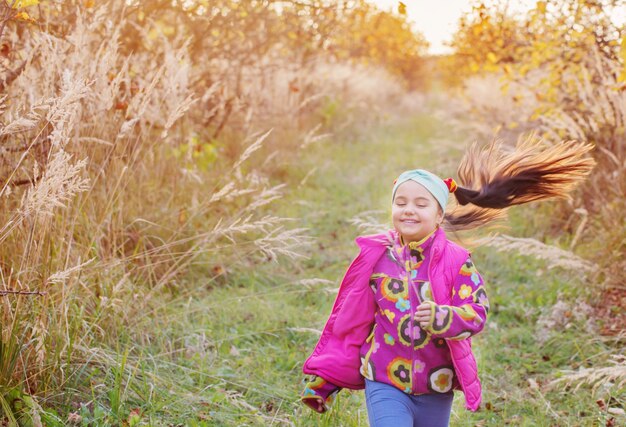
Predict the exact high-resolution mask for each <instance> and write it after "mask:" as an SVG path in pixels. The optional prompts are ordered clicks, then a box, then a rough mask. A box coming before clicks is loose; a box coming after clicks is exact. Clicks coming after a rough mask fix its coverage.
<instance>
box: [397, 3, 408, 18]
mask: <svg viewBox="0 0 626 427" xmlns="http://www.w3.org/2000/svg"><path fill="white" fill-rule="evenodd" d="M398 13H399V14H400V15H406V4H404V3H402V2H401V1H400V2H398Z"/></svg>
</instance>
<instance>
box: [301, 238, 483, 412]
mask: <svg viewBox="0 0 626 427" xmlns="http://www.w3.org/2000/svg"><path fill="white" fill-rule="evenodd" d="M391 240H393V236H392V235H391V234H389V233H388V234H379V235H373V236H363V237H359V238H357V240H356V242H357V244H358V246H359V247H360V249H361V250H360V253H359V255H358V256H357V257H356V258H355V259H354V261H353V262H352V264H351V265H350V267H349V268H348V270H347V272H346V274H345V276H344V278H343V280H342V282H341V286H340V288H339V293H338V295H337V298H336V300H335V304H334V306H333V309H332V312H331V315H330V317H329V319H328V321H327V322H326V325H325V327H324V330H323V331H322V335H321V337H320V339H319V341H318V343H317V346H316V347H315V349H314V351H313V353H312V354H311V356H310V357H309V358H308V359H307V360H306V361H305V363H304V366H303V371H304V373H305V374H311V375H317V376H319V377H321V378H323V379H325V380H326V381H328V382H330V383H333V384H336V385H338V386H340V387H344V388H350V389H362V388H363V387H364V380H363V377H362V375H361V373H360V372H359V368H360V366H361V358H360V349H361V347H362V346H363V343H364V342H365V341H366V339H367V337H368V335H369V334H370V332H371V328H372V323H373V321H374V314H375V312H376V301H375V298H374V294H373V292H372V290H371V289H370V286H369V280H370V276H371V275H372V272H373V269H374V266H375V264H376V262H377V261H378V259H379V258H380V257H381V256H382V255H383V254H384V252H385V251H386V250H387V248H388V246H389V245H390V241H391ZM430 250H431V262H430V264H429V271H428V273H429V277H430V279H431V289H432V294H433V295H432V296H433V300H434V302H435V303H436V304H438V305H449V304H450V302H451V299H452V291H451V290H452V289H451V287H452V283H454V280H455V278H456V276H457V274H458V273H459V271H460V269H461V267H462V265H463V264H464V263H465V262H466V260H467V259H468V256H469V254H468V252H467V250H465V249H463V248H461V247H460V246H458V245H456V244H454V243H452V242H450V241H448V240H447V239H446V236H445V233H444V231H443V230H441V229H440V230H437V231H436V232H435V236H434V240H433V243H432V246H431V249H430ZM348 300H349V302H346V301H348ZM445 342H446V344H447V345H448V347H449V349H450V354H451V358H452V362H453V366H454V371H455V374H456V377H457V380H458V382H459V386H460V388H461V389H462V391H463V393H464V394H465V400H466V407H467V408H468V409H470V410H473V411H475V410H477V409H478V407H479V406H480V402H481V385H480V381H479V380H478V373H477V366H476V360H475V359H474V355H473V353H472V349H471V340H470V339H464V340H459V341H455V340H445Z"/></svg>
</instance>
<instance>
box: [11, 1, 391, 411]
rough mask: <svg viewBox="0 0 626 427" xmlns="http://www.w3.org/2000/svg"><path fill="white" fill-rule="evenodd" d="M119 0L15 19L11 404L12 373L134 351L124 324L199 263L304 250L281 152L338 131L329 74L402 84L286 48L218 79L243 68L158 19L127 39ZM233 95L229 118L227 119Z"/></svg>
mask: <svg viewBox="0 0 626 427" xmlns="http://www.w3.org/2000/svg"><path fill="white" fill-rule="evenodd" d="M105 3H106V4H104V5H103V6H102V7H96V8H94V9H93V10H92V11H90V12H89V13H84V14H83V13H81V14H77V15H76V16H75V21H72V22H70V23H68V33H67V35H65V36H61V35H59V34H60V33H59V32H53V31H50V32H46V31H32V32H30V33H29V34H28V37H23V34H22V33H21V32H20V27H19V26H17V27H16V26H11V27H7V28H6V29H5V31H6V32H5V34H4V35H3V36H4V37H5V38H7V39H9V40H11V41H12V42H13V43H15V45H16V46H19V49H20V55H22V56H23V57H24V58H25V60H26V63H27V66H26V67H25V68H24V70H23V72H22V73H21V74H20V76H19V77H18V78H17V79H15V80H14V81H13V82H12V83H11V84H10V86H9V87H7V89H6V92H5V95H4V96H3V98H2V100H1V101H0V106H1V116H0V138H1V139H2V142H3V150H2V151H1V152H0V178H1V179H2V181H1V182H0V185H1V187H0V188H1V190H0V202H1V203H2V207H3V209H2V211H1V213H0V242H1V243H2V247H1V249H0V258H1V259H2V262H1V263H0V304H1V306H2V310H1V313H0V320H1V322H0V324H1V325H2V341H1V344H2V346H1V347H0V383H2V385H3V388H2V390H3V391H2V392H0V404H2V405H3V412H4V413H5V415H6V416H8V417H10V418H11V417H12V415H11V411H12V409H11V402H10V401H9V400H7V399H8V398H7V399H5V397H4V396H7V394H6V393H7V392H8V390H11V389H14V390H19V391H20V392H23V393H26V394H31V395H33V396H51V395H52V396H54V395H55V394H56V393H58V392H60V391H62V390H64V389H65V388H66V387H67V386H68V385H70V384H72V385H74V386H80V381H79V380H78V379H77V378H76V375H77V372H79V371H80V370H81V369H82V367H84V366H85V365H84V364H85V363H94V364H96V365H98V366H100V365H101V366H102V367H103V368H104V369H103V371H105V372H106V371H108V370H109V368H112V367H114V366H116V365H118V364H119V360H118V359H117V358H116V357H114V356H111V355H110V354H109V350H108V349H109V348H115V347H116V346H117V345H118V342H117V340H118V338H119V335H120V334H123V333H125V332H127V331H130V332H129V333H130V334H131V335H132V334H135V333H136V334H137V335H140V334H139V332H138V331H133V330H132V327H133V325H136V323H137V319H141V318H143V316H145V315H146V313H151V312H153V311H154V310H155V309H154V307H159V306H161V305H163V304H165V302H166V301H168V299H169V298H171V297H172V296H173V295H181V294H182V295H185V294H188V293H189V289H188V287H190V286H191V287H196V286H198V284H197V283H193V281H192V283H190V279H189V276H190V272H192V271H201V272H203V274H204V279H205V281H206V282H207V283H209V284H210V283H213V282H216V281H219V280H222V279H223V277H224V276H225V275H227V274H230V273H232V272H235V271H237V270H238V269H245V268H254V266H256V265H258V264H260V263H264V262H267V261H269V260H271V261H277V260H279V259H285V258H286V259H294V258H299V257H301V256H302V255H301V253H302V249H303V248H304V247H306V246H307V245H308V244H310V240H309V238H308V237H307V230H305V229H302V228H299V227H296V226H294V222H293V221H292V220H290V219H289V218H283V217H279V216H277V215H273V214H272V212H271V208H272V204H273V203H274V202H275V201H276V200H278V199H280V198H281V197H282V195H283V193H284V192H285V191H286V188H285V185H284V184H276V183H273V182H272V181H271V180H270V179H269V177H268V176H267V174H265V173H264V170H267V169H271V167H270V166H269V165H268V162H270V163H271V161H272V160H271V159H272V158H273V157H275V156H276V152H277V150H286V149H288V150H289V151H288V152H286V154H285V156H286V157H289V156H293V155H294V150H297V149H298V146H300V145H301V146H302V147H301V149H306V148H307V147H308V146H310V145H311V144H313V143H315V142H316V141H319V140H321V139H323V138H326V137H328V136H329V134H328V133H325V132H324V130H323V129H321V128H320V124H319V120H320V116H319V115H318V110H319V108H321V107H322V106H324V105H325V104H324V102H327V101H324V100H325V99H326V98H325V97H329V96H330V95H331V93H329V92H322V91H321V88H322V87H325V88H330V89H331V92H332V97H333V99H336V100H337V101H338V102H344V101H343V98H344V97H349V96H352V95H354V94H364V95H363V96H361V97H360V98H359V99H357V100H355V101H354V104H353V105H354V109H355V110H354V111H356V110H357V109H359V108H360V109H364V108H369V105H370V104H371V103H372V102H373V99H374V98H379V99H380V98H385V99H392V98H394V97H395V96H398V94H399V88H398V85H397V82H394V81H392V80H391V79H389V80H382V81H383V82H387V81H388V82H389V83H384V84H381V81H380V80H376V79H375V78H374V75H372V74H368V73H367V72H366V71H365V70H359V73H360V74H359V75H360V77H358V78H356V77H355V75H354V73H352V74H351V73H350V72H349V70H350V68H349V67H348V66H343V68H342V66H339V65H336V64H335V65H328V66H326V67H316V66H312V65H311V64H309V65H308V66H306V67H302V68H298V67H287V66H286V64H285V61H284V60H282V61H283V62H273V63H272V67H269V66H267V64H265V63H263V61H260V62H258V63H255V64H248V65H247V66H246V67H248V68H245V69H242V70H240V71H241V74H240V76H239V77H241V76H242V75H243V76H247V77H246V82H247V84H248V85H249V86H248V87H247V90H246V91H244V92H241V91H240V88H239V87H235V86H236V85H239V84H240V81H237V80H236V79H234V80H232V81H231V80H230V79H228V78H225V79H224V80H223V81H214V82H213V83H212V84H211V85H209V86H208V87H204V86H202V85H199V84H198V81H199V80H201V78H202V73H204V72H206V70H207V69H217V68H220V67H221V69H222V71H224V72H223V73H217V75H228V73H227V70H229V67H232V66H233V63H231V62H229V61H228V60H220V59H219V58H197V57H192V56H191V55H190V47H189V45H188V44H187V43H186V41H184V40H178V39H176V38H167V37H161V38H158V40H156V41H155V40H153V39H152V38H151V35H150V34H148V32H147V30H143V29H138V31H139V33H140V36H141V37H143V38H145V40H149V41H150V46H151V50H150V51H140V52H133V53H132V54H130V55H127V54H124V53H123V50H122V49H121V43H122V41H121V34H122V28H123V27H124V26H125V25H129V22H128V21H126V20H125V19H124V18H123V19H121V20H112V19H111V15H115V16H121V13H122V10H123V7H124V5H123V3H124V2H105ZM103 34H106V37H103V36H102V35H103ZM157 41H158V42H157ZM270 60H271V61H275V59H271V58H270ZM277 64H278V65H279V66H280V65H281V64H282V65H284V68H283V69H281V71H280V73H274V71H275V68H274V67H275V66H276V65H277ZM339 68H341V69H343V70H344V73H343V74H338V73H336V70H337V69H339ZM311 70H315V71H316V74H311V73H310V72H311ZM282 74H284V75H288V76H290V81H291V80H294V79H295V80H294V81H297V82H298V83H297V84H299V85H301V86H300V89H299V90H298V91H294V90H293V87H292V88H290V86H289V85H286V84H285V80H282V79H281V78H280V76H281V75H282ZM303 79H306V81H305V80H303ZM324 79H325V80H324ZM375 80H376V82H377V84H374V81H375ZM270 81H271V84H269V85H268V82H270ZM294 84H295V83H294ZM363 84H369V85H370V88H375V89H376V92H375V93H369V92H368V91H364V88H363ZM198 88H200V89H198ZM338 88H341V91H337V90H338ZM277 91H280V94H278V95H279V96H275V95H277V93H276V92H277ZM234 93H239V94H240V95H242V96H241V97H240V98H237V99H236V101H233V99H234V98H233V94H234ZM345 102H346V105H347V106H350V105H351V104H350V102H349V101H345ZM207 106H210V108H206V107H207ZM382 107H383V105H382V104H381V108H382ZM226 111H229V113H228V114H230V116H229V120H228V121H226V120H223V121H221V122H220V121H215V120H214V116H215V115H216V114H218V116H219V115H222V116H224V115H225V114H226V113H225V112H226ZM283 113H285V114H283ZM328 114H329V115H328V117H327V120H328V121H329V123H330V122H332V121H333V120H335V119H336V118H337V117H335V116H334V114H335V113H334V112H332V111H330V112H329V113H328ZM292 119H293V120H292ZM342 120H344V122H345V121H346V120H347V118H343V119H342ZM271 124H278V125H280V126H281V130H280V131H279V132H276V131H271V130H270V125H271ZM294 129H295V130H294ZM290 132H291V133H290ZM287 135H295V138H294V140H295V142H294V141H291V140H289V138H287ZM285 141H286V142H285ZM264 160H265V161H264ZM164 301H165V302H164ZM85 361H88V362H85ZM120 369H121V370H122V371H124V367H122V368H120ZM77 384H78V385H77ZM233 399H234V401H240V399H238V398H237V396H233ZM33 402H34V401H33ZM35 404H36V402H34V403H33V405H35ZM36 413H37V410H35V409H33V414H34V415H33V416H32V417H35V418H36ZM11 420H13V421H15V419H14V418H11ZM268 420H269V419H268ZM276 421H279V420H276Z"/></svg>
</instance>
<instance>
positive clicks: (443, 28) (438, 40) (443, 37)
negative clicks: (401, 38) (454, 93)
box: [369, 0, 626, 54]
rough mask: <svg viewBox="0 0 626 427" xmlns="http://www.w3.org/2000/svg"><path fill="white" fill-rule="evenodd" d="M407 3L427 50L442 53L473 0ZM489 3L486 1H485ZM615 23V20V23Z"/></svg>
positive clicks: (391, 2) (389, 0)
mask: <svg viewBox="0 0 626 427" xmlns="http://www.w3.org/2000/svg"><path fill="white" fill-rule="evenodd" d="M369 1H370V2H372V3H375V4H376V5H378V6H379V7H380V8H381V9H384V10H389V9H390V8H393V9H396V8H397V7H398V0H369ZM403 2H404V4H406V11H407V15H408V17H409V21H412V22H414V23H415V29H416V30H418V31H420V32H421V33H422V34H424V36H425V37H426V40H428V42H429V43H430V49H429V53H431V54H442V53H450V52H451V50H450V48H448V47H447V46H445V45H444V42H446V41H450V40H451V39H452V34H453V33H454V31H455V29H456V26H457V24H458V21H459V18H460V17H461V15H462V14H463V13H464V12H468V11H471V10H472V2H471V1H469V0H403ZM536 2H537V0H517V1H512V2H509V7H510V10H516V11H519V12H521V13H523V12H524V11H527V10H529V9H531V8H532V7H533V6H534V5H535V4H536ZM485 3H487V4H488V3H489V0H487V1H485ZM619 9H620V10H619V12H618V11H615V12H614V13H617V14H618V15H620V16H619V17H618V16H615V18H618V19H615V20H614V21H621V22H622V23H623V22H624V19H622V18H624V17H626V14H624V17H622V16H621V13H622V12H624V11H625V10H626V6H624V7H620V8H619ZM616 23H617V22H616Z"/></svg>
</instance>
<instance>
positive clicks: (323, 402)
mask: <svg viewBox="0 0 626 427" xmlns="http://www.w3.org/2000/svg"><path fill="white" fill-rule="evenodd" d="M340 390H341V388H340V387H337V386H336V385H335V384H333V383H330V382H328V381H326V380H325V379H324V378H322V377H313V378H312V379H311V380H310V381H309V382H307V383H306V386H305V387H304V391H303V392H302V397H301V398H300V400H301V401H302V403H304V404H305V405H306V406H308V407H309V408H311V409H313V410H314V411H315V412H319V413H320V414H323V413H324V412H326V411H327V410H328V409H329V408H330V407H331V406H332V404H333V402H334V401H335V397H336V396H337V393H339V391H340Z"/></svg>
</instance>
